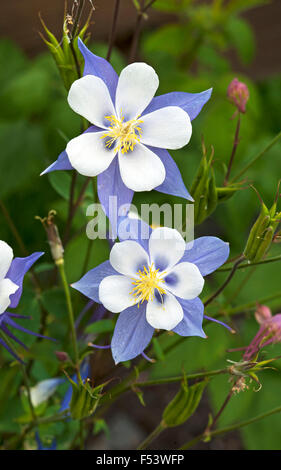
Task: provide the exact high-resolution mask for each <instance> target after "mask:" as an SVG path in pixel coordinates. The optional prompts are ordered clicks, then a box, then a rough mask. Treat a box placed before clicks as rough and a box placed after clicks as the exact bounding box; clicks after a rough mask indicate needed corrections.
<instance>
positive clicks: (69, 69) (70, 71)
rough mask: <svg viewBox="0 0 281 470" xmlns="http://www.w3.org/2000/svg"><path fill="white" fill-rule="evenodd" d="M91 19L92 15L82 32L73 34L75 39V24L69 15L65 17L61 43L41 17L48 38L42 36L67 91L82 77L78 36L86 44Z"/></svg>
mask: <svg viewBox="0 0 281 470" xmlns="http://www.w3.org/2000/svg"><path fill="white" fill-rule="evenodd" d="M90 19H91V15H90V16H89V18H88V19H87V21H86V23H85V25H84V26H83V27H82V28H81V29H80V30H79V28H77V30H76V31H75V32H74V33H73V34H74V37H72V32H71V31H70V25H72V24H73V22H72V20H71V17H70V16H69V15H65V17H64V22H63V28H62V29H63V35H62V40H61V41H60V42H59V41H58V40H57V38H56V37H55V36H54V34H53V33H52V32H51V31H50V30H49V29H48V28H47V26H46V24H45V22H44V21H43V19H42V18H41V16H40V21H41V24H42V26H43V28H44V32H45V35H46V36H43V35H42V34H41V33H40V35H41V37H42V39H43V41H44V42H45V44H46V45H47V47H48V49H49V51H50V52H51V54H52V56H53V58H54V60H55V62H56V65H57V67H58V70H59V73H60V75H61V78H62V81H63V83H64V86H65V88H66V90H67V91H68V90H69V88H70V87H71V85H72V83H73V82H74V81H75V80H77V79H78V78H79V77H80V76H81V72H80V69H81V67H82V64H83V58H82V55H81V53H80V51H79V48H78V36H79V37H80V39H82V40H84V42H85V43H86V42H87V38H86V39H85V35H86V33H87V29H88V26H89V23H90Z"/></svg>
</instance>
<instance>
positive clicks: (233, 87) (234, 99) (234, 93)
mask: <svg viewBox="0 0 281 470" xmlns="http://www.w3.org/2000/svg"><path fill="white" fill-rule="evenodd" d="M227 96H228V99H229V101H230V102H231V103H233V104H234V106H236V108H237V109H238V111H239V112H240V113H245V112H246V104H247V101H248V99H249V90H248V87H247V85H245V83H243V82H239V80H238V79H237V78H234V79H233V80H232V82H230V84H229V86H228V89H227Z"/></svg>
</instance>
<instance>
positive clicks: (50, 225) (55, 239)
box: [35, 210, 64, 265]
mask: <svg viewBox="0 0 281 470" xmlns="http://www.w3.org/2000/svg"><path fill="white" fill-rule="evenodd" d="M55 215H56V211H54V210H51V211H50V212H49V214H48V216H47V217H44V218H43V219H42V218H41V217H39V216H37V217H35V218H36V219H38V220H40V222H41V223H42V225H43V227H44V229H45V230H46V233H47V238H48V242H49V245H50V248H51V254H52V258H53V260H54V262H55V263H56V264H57V265H58V264H63V253H64V249H63V246H62V242H61V239H60V235H59V231H58V227H57V226H56V224H55V223H54V216H55Z"/></svg>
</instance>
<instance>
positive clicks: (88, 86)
mask: <svg viewBox="0 0 281 470" xmlns="http://www.w3.org/2000/svg"><path fill="white" fill-rule="evenodd" d="M68 103H69V106H70V107H71V108H72V109H73V111H75V112H76V113H78V114H80V115H81V116H83V117H84V118H86V119H88V121H90V122H91V123H92V124H96V125H97V126H99V127H103V128H106V127H108V125H109V121H108V120H107V119H105V116H111V115H113V114H114V115H115V109H114V106H113V104H112V101H111V98H110V94H109V91H108V88H107V86H106V85H105V83H104V82H103V80H101V78H98V77H94V76H93V75H85V77H82V78H79V79H78V80H75V82H73V84H72V85H71V88H70V90H69V93H68Z"/></svg>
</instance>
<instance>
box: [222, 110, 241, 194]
mask: <svg viewBox="0 0 281 470" xmlns="http://www.w3.org/2000/svg"><path fill="white" fill-rule="evenodd" d="M240 123H241V114H240V112H238V120H237V125H236V131H235V136H234V142H233V147H232V152H231V156H230V159H229V163H228V167H227V172H226V175H225V179H224V183H223V184H224V186H227V183H228V180H229V176H230V172H231V168H232V165H233V161H234V157H235V154H236V150H237V147H238V144H239V131H240Z"/></svg>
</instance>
